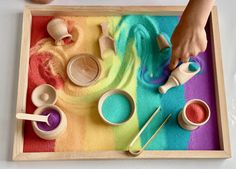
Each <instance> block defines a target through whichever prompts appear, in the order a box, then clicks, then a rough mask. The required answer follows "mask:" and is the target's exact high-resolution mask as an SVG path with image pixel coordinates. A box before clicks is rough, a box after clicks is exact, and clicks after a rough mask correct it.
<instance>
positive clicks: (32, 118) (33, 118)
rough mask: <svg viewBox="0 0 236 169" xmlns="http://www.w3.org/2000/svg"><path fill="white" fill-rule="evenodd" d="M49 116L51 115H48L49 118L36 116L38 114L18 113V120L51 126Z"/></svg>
mask: <svg viewBox="0 0 236 169" xmlns="http://www.w3.org/2000/svg"><path fill="white" fill-rule="evenodd" d="M49 115H50V114H48V115H47V116H44V115H36V114H27V113H17V114H16V118H17V119H21V120H30V121H39V122H45V123H47V125H49V126H50V124H49V122H48V117H49Z"/></svg>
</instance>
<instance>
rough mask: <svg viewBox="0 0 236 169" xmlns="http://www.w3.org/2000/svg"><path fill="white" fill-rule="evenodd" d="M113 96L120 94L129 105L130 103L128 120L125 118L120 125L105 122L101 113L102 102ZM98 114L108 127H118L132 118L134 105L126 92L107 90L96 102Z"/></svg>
mask: <svg viewBox="0 0 236 169" xmlns="http://www.w3.org/2000/svg"><path fill="white" fill-rule="evenodd" d="M113 94H121V95H123V96H125V97H126V98H127V99H128V100H129V103H130V106H131V107H130V115H129V118H127V119H126V120H125V121H123V122H120V123H114V122H111V121H109V120H107V119H106V118H105V117H104V116H103V112H102V105H103V103H104V101H105V100H106V99H107V98H108V97H109V96H112V95H113ZM114 106H115V105H114ZM98 112H99V115H100V117H101V118H102V119H103V120H104V122H106V123H107V124H110V125H114V126H119V125H122V124H124V123H126V122H128V121H129V120H130V119H131V118H132V117H133V115H134V112H135V103H134V100H133V98H132V96H131V95H130V94H129V93H127V92H126V91H124V90H120V89H114V90H109V91H107V92H106V93H104V94H103V95H102V96H101V97H100V99H99V102H98ZM111 113H112V112H111Z"/></svg>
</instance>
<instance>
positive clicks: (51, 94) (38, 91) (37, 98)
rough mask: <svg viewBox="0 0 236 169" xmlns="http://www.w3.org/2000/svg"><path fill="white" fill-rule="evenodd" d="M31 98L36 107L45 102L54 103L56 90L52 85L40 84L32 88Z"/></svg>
mask: <svg viewBox="0 0 236 169" xmlns="http://www.w3.org/2000/svg"><path fill="white" fill-rule="evenodd" d="M31 99H32V102H33V104H34V105H35V106H36V107H40V106H42V105H45V104H55V103H56V101H57V92H56V89H55V88H54V87H53V86H51V85H49V84H42V85H39V86H38V87H36V88H35V89H34V90H33V92H32V95H31Z"/></svg>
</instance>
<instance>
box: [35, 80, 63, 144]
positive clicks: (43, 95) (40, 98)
mask: <svg viewBox="0 0 236 169" xmlns="http://www.w3.org/2000/svg"><path fill="white" fill-rule="evenodd" d="M31 99H32V102H33V103H34V105H35V106H37V107H38V108H37V109H36V110H35V111H34V114H37V115H40V114H41V113H42V112H43V111H44V110H46V109H54V110H56V111H57V112H58V113H59V115H60V123H59V125H58V126H57V127H56V128H55V129H53V130H50V131H46V130H41V129H40V128H39V127H38V125H37V122H36V121H32V125H33V129H34V132H35V133H36V134H37V135H38V136H39V137H40V138H42V139H45V140H53V139H56V138H57V137H58V136H59V135H60V134H62V133H63V132H64V131H65V130H66V127H67V118H66V116H65V114H64V112H63V111H62V110H61V109H60V108H59V107H57V106H56V105H54V104H55V103H56V101H57V92H56V89H55V88H54V87H53V86H51V85H49V84H42V85H39V86H38V87H36V88H35V89H34V90H33V92H32V95H31Z"/></svg>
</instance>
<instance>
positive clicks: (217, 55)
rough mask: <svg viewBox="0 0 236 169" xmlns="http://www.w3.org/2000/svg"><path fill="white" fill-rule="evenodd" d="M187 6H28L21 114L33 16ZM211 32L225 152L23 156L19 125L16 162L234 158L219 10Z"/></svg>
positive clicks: (157, 11) (167, 11)
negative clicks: (226, 95) (231, 146)
mask: <svg viewBox="0 0 236 169" xmlns="http://www.w3.org/2000/svg"><path fill="white" fill-rule="evenodd" d="M184 8H185V7H184V6H40V5H27V6H26V7H25V9H24V12H23V23H22V37H21V52H20V63H19V76H18V93H17V105H16V113H17V112H26V95H27V87H28V67H29V66H28V62H29V52H30V51H29V50H30V34H28V32H31V22H32V16H35V15H40V16H45V15H54V16H56V15H68V16H69V15H75V16H104V15H107V16H111V15H126V14H149V15H166V16H173V15H180V14H181V13H182V11H183V10H184ZM209 21H210V29H211V41H212V52H213V70H214V81H215V93H216V105H217V117H218V118H217V119H218V130H219V139H220V148H221V150H210V151H209V150H207V151H205V150H200V151H199V150H194V151H193V150H186V151H182V150H181V151H178V150H176V151H175V150H173V151H144V152H143V153H142V154H141V155H140V156H138V157H131V156H128V155H127V153H126V152H124V151H98V152H62V153H59V152H39V153H36V152H35V153H25V152H23V122H22V121H19V120H18V121H17V120H15V121H16V128H15V133H14V144H13V154H12V159H13V160H74V159H155V158H167V159H168V158H230V157H231V150H230V142H229V129H228V119H227V109H226V99H225V88H224V76H223V68H222V59H221V49H220V36H219V26H218V16H217V9H216V7H214V8H213V9H212V11H211V14H210V20H209Z"/></svg>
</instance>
